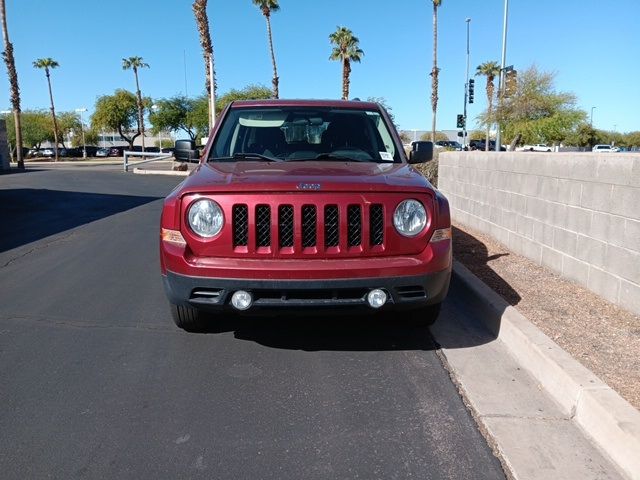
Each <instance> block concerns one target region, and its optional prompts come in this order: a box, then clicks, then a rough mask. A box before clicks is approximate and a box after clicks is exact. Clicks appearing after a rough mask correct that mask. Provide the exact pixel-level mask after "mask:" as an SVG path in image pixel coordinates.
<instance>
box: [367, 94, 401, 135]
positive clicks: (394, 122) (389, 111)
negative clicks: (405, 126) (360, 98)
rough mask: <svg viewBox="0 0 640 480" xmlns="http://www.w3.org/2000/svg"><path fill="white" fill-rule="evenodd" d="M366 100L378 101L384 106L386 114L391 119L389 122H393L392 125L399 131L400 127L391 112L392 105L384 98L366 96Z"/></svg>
mask: <svg viewBox="0 0 640 480" xmlns="http://www.w3.org/2000/svg"><path fill="white" fill-rule="evenodd" d="M367 102H373V103H379V104H380V105H381V106H382V108H384V109H385V110H386V111H387V114H389V118H390V119H391V122H392V123H393V125H394V126H395V127H396V130H398V131H400V127H399V126H398V124H397V123H396V116H395V115H394V114H393V107H391V105H389V103H388V102H387V99H386V98H384V97H368V98H367Z"/></svg>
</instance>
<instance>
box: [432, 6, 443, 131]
mask: <svg viewBox="0 0 640 480" xmlns="http://www.w3.org/2000/svg"><path fill="white" fill-rule="evenodd" d="M432 2H433V67H432V68H431V74H430V75H431V110H432V112H433V116H432V117H431V141H432V142H435V141H436V113H437V111H438V73H440V69H439V68H438V8H439V7H440V6H441V5H442V0H432Z"/></svg>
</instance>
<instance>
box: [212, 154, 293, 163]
mask: <svg viewBox="0 0 640 480" xmlns="http://www.w3.org/2000/svg"><path fill="white" fill-rule="evenodd" d="M252 159H255V160H263V161H265V162H281V161H282V160H281V159H279V158H273V157H268V156H266V155H262V154H261V153H240V152H238V153H234V154H233V156H232V157H215V158H214V159H213V161H214V162H215V161H223V162H224V161H229V160H252Z"/></svg>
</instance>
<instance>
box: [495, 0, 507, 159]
mask: <svg viewBox="0 0 640 480" xmlns="http://www.w3.org/2000/svg"><path fill="white" fill-rule="evenodd" d="M508 17H509V0H504V20H503V22H502V61H501V63H500V79H499V81H498V101H499V102H502V100H501V99H502V96H503V95H504V67H505V65H506V62H507V18H508ZM501 136H502V135H501V132H500V123H496V152H499V151H500V147H501V146H502V138H501Z"/></svg>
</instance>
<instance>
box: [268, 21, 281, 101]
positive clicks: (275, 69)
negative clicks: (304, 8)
mask: <svg viewBox="0 0 640 480" xmlns="http://www.w3.org/2000/svg"><path fill="white" fill-rule="evenodd" d="M264 16H265V17H266V19H267V33H268V35H269V49H270V50H271V63H272V64H273V80H272V81H271V83H273V97H274V98H280V79H279V78H278V67H277V65H276V54H275V53H274V51H273V36H272V34H271V14H270V13H269V12H267V13H266V14H264Z"/></svg>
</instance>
